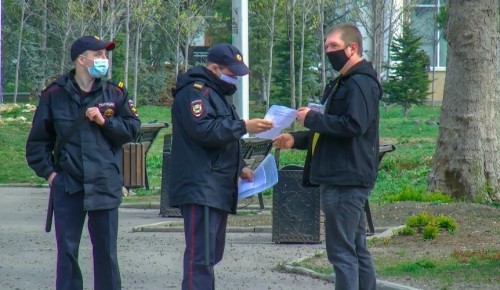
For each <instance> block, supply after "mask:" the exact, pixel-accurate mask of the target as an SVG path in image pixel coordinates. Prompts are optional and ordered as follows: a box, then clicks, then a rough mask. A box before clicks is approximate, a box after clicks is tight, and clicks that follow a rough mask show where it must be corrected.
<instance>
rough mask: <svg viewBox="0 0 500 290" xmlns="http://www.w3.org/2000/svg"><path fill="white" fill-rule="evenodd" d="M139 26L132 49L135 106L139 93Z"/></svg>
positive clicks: (140, 32) (140, 31) (140, 33)
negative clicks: (133, 54)
mask: <svg viewBox="0 0 500 290" xmlns="http://www.w3.org/2000/svg"><path fill="white" fill-rule="evenodd" d="M139 26H140V25H138V27H137V31H136V34H135V49H134V53H135V56H134V59H135V63H134V103H135V104H137V92H138V91H139V83H138V82H139V81H138V78H139V63H140V61H141V60H140V58H141V54H140V49H141V48H140V46H141V35H142V29H141V28H140V27H139Z"/></svg>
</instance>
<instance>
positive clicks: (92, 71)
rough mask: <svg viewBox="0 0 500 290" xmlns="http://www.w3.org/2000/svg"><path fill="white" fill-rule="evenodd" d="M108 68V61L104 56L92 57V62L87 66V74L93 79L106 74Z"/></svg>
mask: <svg viewBox="0 0 500 290" xmlns="http://www.w3.org/2000/svg"><path fill="white" fill-rule="evenodd" d="M108 68H109V62H108V60H107V59H106V58H98V59H94V64H93V65H92V66H91V67H88V68H87V70H88V72H89V75H90V76H91V77H93V78H95V79H98V78H102V77H103V76H105V75H106V73H107V72H108Z"/></svg>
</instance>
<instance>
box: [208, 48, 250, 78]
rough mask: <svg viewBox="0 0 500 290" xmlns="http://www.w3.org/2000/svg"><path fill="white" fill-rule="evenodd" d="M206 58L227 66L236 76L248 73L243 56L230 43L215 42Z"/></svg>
mask: <svg viewBox="0 0 500 290" xmlns="http://www.w3.org/2000/svg"><path fill="white" fill-rule="evenodd" d="M207 60H208V61H209V62H213V63H216V64H220V65H223V66H225V67H227V68H228V69H229V70H230V71H232V72H233V73H234V74H236V75H238V76H244V75H247V74H249V73H250V70H249V69H248V67H247V65H246V64H245V63H244V62H243V56H242V55H241V52H240V50H239V49H238V48H236V47H235V46H233V45H231V44H216V45H214V46H213V47H212V48H211V49H210V50H209V51H208V56H207Z"/></svg>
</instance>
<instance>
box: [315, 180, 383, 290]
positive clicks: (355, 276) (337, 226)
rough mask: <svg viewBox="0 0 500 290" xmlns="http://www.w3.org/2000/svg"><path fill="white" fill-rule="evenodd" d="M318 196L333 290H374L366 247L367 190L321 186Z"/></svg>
mask: <svg viewBox="0 0 500 290" xmlns="http://www.w3.org/2000/svg"><path fill="white" fill-rule="evenodd" d="M320 193H321V207H322V209H323V212H324V214H325V241H326V252H327V255H328V260H329V261H330V263H332V265H333V269H334V271H335V289H337V290H374V289H376V287H377V285H376V279H375V270H374V267H373V262H372V257H371V255H370V252H369V251H368V247H367V245H366V222H365V215H364V206H365V202H366V200H367V199H368V194H369V193H370V190H369V189H368V188H362V187H348V186H330V185H322V186H321V187H320Z"/></svg>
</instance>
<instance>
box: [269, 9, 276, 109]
mask: <svg viewBox="0 0 500 290" xmlns="http://www.w3.org/2000/svg"><path fill="white" fill-rule="evenodd" d="M277 4H278V0H273V10H272V16H271V32H270V34H269V65H268V71H267V86H266V96H267V100H266V112H267V110H268V109H269V102H270V101H271V81H272V75H273V50H274V33H275V32H274V31H275V19H276V5H277Z"/></svg>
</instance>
